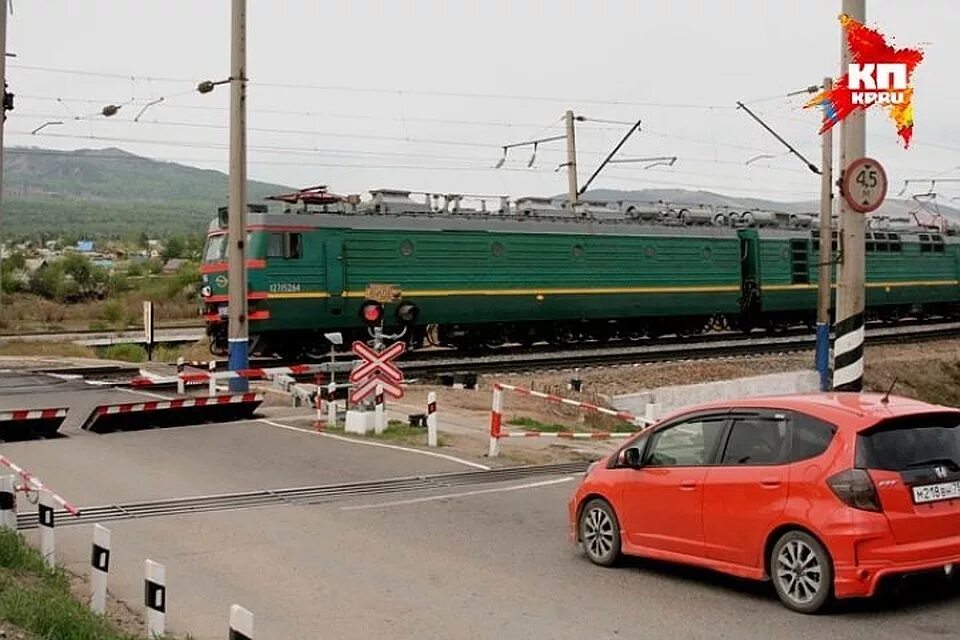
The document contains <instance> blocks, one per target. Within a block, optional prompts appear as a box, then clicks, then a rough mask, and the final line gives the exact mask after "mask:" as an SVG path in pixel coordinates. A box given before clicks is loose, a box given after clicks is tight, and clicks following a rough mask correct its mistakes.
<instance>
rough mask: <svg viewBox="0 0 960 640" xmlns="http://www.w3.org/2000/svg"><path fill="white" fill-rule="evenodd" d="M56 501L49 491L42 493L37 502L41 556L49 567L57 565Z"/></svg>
mask: <svg viewBox="0 0 960 640" xmlns="http://www.w3.org/2000/svg"><path fill="white" fill-rule="evenodd" d="M54 504H55V503H54V501H53V498H52V497H51V496H50V492H49V491H41V492H40V500H39V501H38V502H37V524H38V525H39V529H40V555H42V556H43V561H44V562H45V563H46V564H47V566H48V567H55V566H56V565H57V551H56V548H57V547H56V542H55V541H54V534H53V526H54V510H55V507H54Z"/></svg>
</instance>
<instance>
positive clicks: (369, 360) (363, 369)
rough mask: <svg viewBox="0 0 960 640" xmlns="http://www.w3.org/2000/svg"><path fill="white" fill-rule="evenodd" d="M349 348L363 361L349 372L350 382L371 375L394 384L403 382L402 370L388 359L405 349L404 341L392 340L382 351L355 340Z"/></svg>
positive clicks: (358, 380)
mask: <svg viewBox="0 0 960 640" xmlns="http://www.w3.org/2000/svg"><path fill="white" fill-rule="evenodd" d="M351 350H352V351H353V352H354V353H355V354H357V355H358V356H360V358H361V359H362V360H363V362H362V363H361V364H359V365H357V366H356V367H354V369H353V371H351V372H350V382H360V381H362V380H365V379H367V378H370V377H373V376H376V377H379V378H382V379H384V380H387V381H391V382H394V383H396V384H400V383H401V382H403V372H402V371H400V369H398V368H397V367H396V365H394V364H392V363H391V362H390V361H391V360H393V359H394V358H396V357H397V356H399V355H400V354H401V353H403V352H404V351H406V350H407V345H406V344H405V343H403V342H394V343H393V344H392V345H390V346H389V347H387V348H386V349H384V350H383V351H374V350H373V349H371V348H370V347H368V346H367V345H365V344H364V343H362V342H360V341H359V340H357V341H356V342H354V343H353V348H352V349H351Z"/></svg>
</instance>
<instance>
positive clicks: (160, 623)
mask: <svg viewBox="0 0 960 640" xmlns="http://www.w3.org/2000/svg"><path fill="white" fill-rule="evenodd" d="M144 574H145V577H144V582H143V601H144V604H145V605H146V606H147V635H148V636H149V637H151V638H152V637H154V636H163V634H164V633H165V629H166V623H167V571H166V569H165V568H164V566H163V565H162V564H160V563H159V562H154V561H153V560H147V561H145V562H144Z"/></svg>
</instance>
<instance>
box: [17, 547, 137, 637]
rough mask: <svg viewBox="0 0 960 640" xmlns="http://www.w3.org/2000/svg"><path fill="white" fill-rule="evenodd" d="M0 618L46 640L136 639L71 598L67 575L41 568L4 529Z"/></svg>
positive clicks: (37, 557) (31, 551) (28, 550)
mask: <svg viewBox="0 0 960 640" xmlns="http://www.w3.org/2000/svg"><path fill="white" fill-rule="evenodd" d="M0 618H2V619H3V620H6V621H7V622H9V623H11V624H14V625H17V626H19V627H21V628H22V629H24V630H26V631H29V632H30V633H33V634H34V635H36V636H37V637H38V638H44V639H48V640H138V637H137V636H132V635H129V634H126V633H123V632H120V631H117V630H116V629H115V628H114V627H113V625H111V624H110V622H109V621H108V620H107V619H106V618H105V617H103V616H100V615H96V614H94V613H92V612H91V611H90V610H89V609H88V608H87V607H86V606H85V605H84V604H83V603H81V602H79V601H77V600H76V599H74V597H73V595H72V594H71V593H70V583H69V580H68V578H67V575H66V574H65V573H64V572H63V571H62V570H61V569H49V568H47V567H46V565H44V562H43V558H42V557H41V556H40V554H39V553H38V552H37V551H36V550H34V549H32V548H30V547H28V546H27V545H26V543H25V542H24V540H23V538H22V537H21V536H20V535H19V534H17V533H14V532H12V531H8V530H6V529H2V530H0Z"/></svg>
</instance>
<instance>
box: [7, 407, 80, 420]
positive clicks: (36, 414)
mask: <svg viewBox="0 0 960 640" xmlns="http://www.w3.org/2000/svg"><path fill="white" fill-rule="evenodd" d="M65 417H67V410H66V409H17V410H15V411H3V412H0V422H10V421H13V422H19V421H21V420H51V419H53V418H65Z"/></svg>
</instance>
